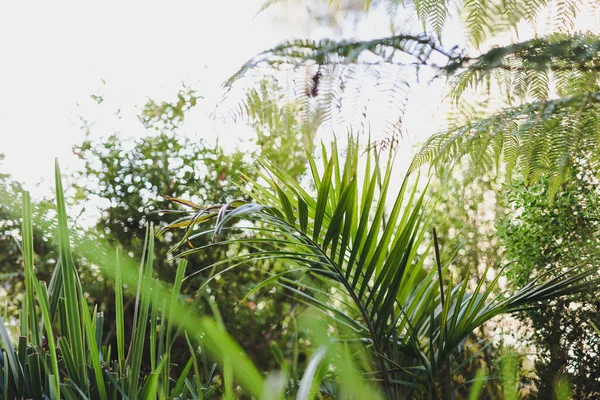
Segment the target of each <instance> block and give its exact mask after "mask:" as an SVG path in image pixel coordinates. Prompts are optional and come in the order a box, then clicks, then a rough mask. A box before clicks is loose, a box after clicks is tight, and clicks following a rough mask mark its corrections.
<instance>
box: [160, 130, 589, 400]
mask: <svg viewBox="0 0 600 400" xmlns="http://www.w3.org/2000/svg"><path fill="white" fill-rule="evenodd" d="M393 154H394V153H393V151H392V150H390V152H389V153H387V155H386V154H382V150H381V149H377V148H376V147H374V146H369V147H368V148H367V149H366V150H364V152H361V150H360V147H359V145H358V144H357V143H356V142H355V141H353V140H350V144H349V145H348V148H347V151H346V154H345V157H340V155H339V154H338V150H337V146H336V145H335V144H334V145H333V148H332V150H331V152H327V151H326V150H325V148H324V149H323V160H322V161H323V162H322V165H321V166H320V167H319V166H317V161H316V160H315V159H312V158H311V159H310V165H311V171H312V181H311V184H312V186H313V187H314V192H313V191H311V190H306V189H305V188H303V187H302V186H301V185H300V184H299V183H298V182H297V181H296V180H295V179H292V178H290V177H289V176H288V175H287V174H286V173H285V171H283V170H281V169H280V168H277V167H275V166H273V165H272V164H271V163H269V162H268V160H265V161H263V162H262V168H261V170H260V171H259V178H258V180H255V181H250V182H249V187H250V189H248V195H249V196H250V197H251V198H252V199H253V202H250V203H246V202H242V201H234V202H231V203H229V204H226V205H221V206H216V205H215V206H209V207H204V206H200V205H197V204H193V203H190V202H188V201H186V200H182V199H174V201H176V202H179V203H182V204H184V205H186V206H187V207H190V211H189V214H188V215H187V216H185V217H183V218H180V219H178V220H177V221H174V222H173V223H172V224H170V225H169V227H168V228H171V229H175V228H180V229H181V228H183V229H186V235H185V236H186V238H187V242H188V243H189V244H191V245H192V247H193V242H194V239H197V238H199V237H201V236H205V235H209V236H212V237H213V238H214V239H215V241H214V243H211V244H209V245H205V246H202V247H199V248H191V249H188V250H184V251H181V252H180V253H179V255H178V256H179V257H186V256H188V255H190V254H194V253H197V252H203V251H211V249H214V248H215V247H219V246H223V245H230V244H232V243H235V244H237V245H239V249H240V250H239V251H238V253H237V254H236V255H232V256H231V257H229V258H227V259H224V260H222V261H219V262H218V263H216V264H214V265H212V266H210V267H209V268H214V270H215V273H217V274H220V273H225V272H227V271H233V270H235V269H236V268H241V267H243V266H247V265H248V264H249V263H252V262H255V263H265V262H270V263H280V264H283V265H285V266H287V269H286V270H285V271H284V272H280V273H278V274H271V275H269V276H267V277H266V278H265V279H264V280H263V281H261V282H257V284H256V288H255V289H254V290H253V292H254V291H257V290H259V289H261V288H262V287H265V286H267V285H277V286H279V287H281V288H282V290H285V291H287V292H288V293H289V294H290V295H292V296H294V297H295V298H296V299H297V301H299V302H301V303H304V304H307V305H311V306H314V307H316V308H317V309H318V310H320V311H322V312H323V313H325V314H326V315H327V316H329V317H330V318H331V320H332V321H333V322H332V323H335V326H336V328H337V331H336V332H337V334H336V335H337V336H336V338H337V340H342V339H343V340H350V339H352V338H356V337H358V338H359V339H360V340H359V343H362V344H364V347H365V348H366V349H367V350H368V351H369V354H370V355H371V359H372V363H371V364H370V365H369V367H368V369H370V370H371V371H370V372H371V373H373V372H375V373H376V375H377V376H378V381H380V382H381V385H382V388H383V390H384V391H385V393H386V395H387V397H388V398H412V397H417V398H420V397H424V396H426V395H427V394H428V393H431V394H432V396H433V397H434V398H437V397H438V395H439V396H441V397H442V398H450V396H451V393H452V391H453V389H454V388H453V387H452V376H453V374H455V373H458V372H459V371H460V368H461V367H462V365H457V364H458V363H456V362H454V356H455V355H456V354H457V352H458V351H460V349H461V346H462V344H463V343H464V341H465V339H466V338H467V336H468V335H469V334H470V333H471V332H472V331H473V330H474V329H476V328H477V327H479V326H481V325H482V324H484V323H485V322H487V321H489V320H490V319H492V318H494V317H496V316H498V315H500V314H503V313H510V312H515V311H518V310H520V309H522V308H524V307H536V306H539V304H541V302H544V301H548V300H550V299H553V298H556V297H558V296H563V295H569V294H572V293H577V292H581V291H586V290H591V289H593V288H595V287H597V285H598V283H599V282H600V281H598V280H597V279H591V278H590V275H591V274H592V273H593V272H592V271H585V272H580V273H575V272H570V271H565V272H564V273H562V274H559V275H558V276H557V277H555V278H552V279H547V280H544V279H545V278H544V277H541V278H540V279H537V280H535V281H532V282H531V283H530V284H528V285H526V286H525V287H524V288H522V289H521V290H518V291H513V292H507V291H504V292H503V293H502V294H500V295H497V296H494V295H493V293H495V290H496V289H497V285H498V278H499V277H496V278H495V279H494V280H492V281H491V282H489V283H487V284H486V282H485V279H482V280H480V281H479V282H477V284H476V285H475V287H469V279H468V277H467V278H466V279H465V280H464V281H462V283H460V284H458V285H456V286H453V285H452V284H451V282H452V279H450V277H449V273H448V267H449V265H448V264H442V262H441V260H442V255H441V254H440V249H439V246H438V243H437V238H435V241H434V243H426V242H425V239H424V238H425V232H426V231H427V230H428V229H430V226H429V224H428V222H429V213H428V212H427V210H428V208H429V207H431V206H432V205H428V204H427V203H426V201H425V198H424V193H421V194H419V193H418V190H417V187H418V186H417V185H414V184H412V183H411V181H410V180H409V178H408V177H405V178H404V181H403V183H402V185H401V187H400V189H399V191H398V193H397V194H395V195H393V194H391V192H390V191H391V186H392V183H393V178H394V177H395V176H396V175H395V174H394V173H393V168H392V167H393V159H394V157H393ZM390 204H392V206H391V209H390V210H389V212H386V209H387V206H388V205H390ZM242 220H243V221H246V222H244V223H237V222H240V221H242ZM210 221H212V222H214V226H212V227H210V228H207V229H202V230H201V231H200V232H195V230H194V228H195V227H196V226H197V225H199V224H200V225H204V224H206V223H208V222H210ZM249 223H250V224H249ZM239 229H243V230H245V231H246V234H233V233H231V232H236V231H237V230H239ZM434 237H435V234H434ZM432 247H433V249H434V250H435V251H434V253H435V257H433V258H434V259H435V263H434V265H433V266H431V265H427V263H426V260H427V257H426V253H423V252H422V250H421V251H419V249H420V248H421V249H423V248H427V249H431V248H432ZM173 250H174V251H175V250H176V248H174V249H173ZM197 272H198V271H196V272H192V274H194V273H197ZM483 275H484V276H485V274H483ZM209 281H210V280H209ZM208 283H209V282H207V283H206V284H208ZM364 372H365V373H369V371H364ZM367 376H368V375H367Z"/></svg>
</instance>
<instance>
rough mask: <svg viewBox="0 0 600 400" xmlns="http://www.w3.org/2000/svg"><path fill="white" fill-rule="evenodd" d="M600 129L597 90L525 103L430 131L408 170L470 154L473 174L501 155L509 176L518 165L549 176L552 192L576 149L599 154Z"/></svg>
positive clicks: (531, 177) (531, 175)
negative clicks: (459, 124) (441, 129)
mask: <svg viewBox="0 0 600 400" xmlns="http://www.w3.org/2000/svg"><path fill="white" fill-rule="evenodd" d="M599 131H600V91H594V92H588V93H582V94H577V95H574V96H570V97H564V98H560V99H554V100H544V101H536V102H531V103H526V104H524V105H521V106H517V107H510V108H506V109H503V110H501V111H499V112H497V113H495V114H493V115H492V116H490V117H488V118H480V119H476V120H472V121H470V122H468V123H467V124H465V125H462V126H455V127H451V128H450V129H449V130H447V131H446V132H442V133H440V134H436V135H434V136H432V137H431V138H430V139H429V140H428V141H427V142H426V143H425V145H424V146H423V147H422V148H421V150H420V151H419V152H418V153H417V155H416V157H415V159H414V161H413V163H412V165H411V166H410V168H409V173H410V172H413V171H415V170H416V169H417V168H419V167H420V166H421V165H423V164H425V163H427V162H432V163H434V164H435V163H438V162H450V161H455V160H456V159H458V158H460V157H463V156H468V158H469V159H470V161H471V163H474V165H472V166H470V173H471V174H474V173H476V172H480V171H481V170H484V169H488V168H490V167H491V166H492V165H494V164H497V163H498V162H499V160H500V159H502V160H503V161H504V163H505V164H506V170H507V175H508V177H509V179H510V177H511V176H512V173H513V171H514V170H515V168H517V167H518V168H519V170H520V172H521V174H522V175H523V177H524V179H525V181H526V182H528V183H533V182H535V181H537V180H538V179H539V178H540V177H542V176H549V177H550V185H551V187H550V195H551V196H553V195H554V194H555V193H556V190H557V188H558V186H559V185H560V184H562V183H563V182H564V179H565V178H566V177H567V175H568V174H567V171H568V168H569V167H570V165H571V163H572V162H573V160H574V159H575V158H576V156H577V155H578V154H580V153H582V152H587V153H588V154H590V157H591V159H592V160H594V161H598V160H599V159H600V142H599V135H598V132H599Z"/></svg>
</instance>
